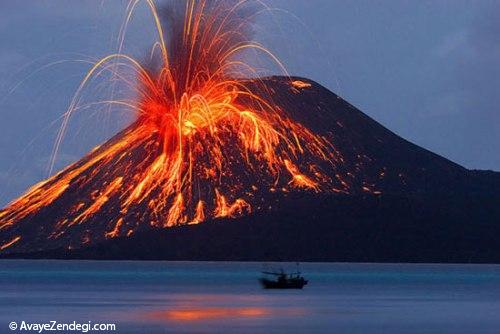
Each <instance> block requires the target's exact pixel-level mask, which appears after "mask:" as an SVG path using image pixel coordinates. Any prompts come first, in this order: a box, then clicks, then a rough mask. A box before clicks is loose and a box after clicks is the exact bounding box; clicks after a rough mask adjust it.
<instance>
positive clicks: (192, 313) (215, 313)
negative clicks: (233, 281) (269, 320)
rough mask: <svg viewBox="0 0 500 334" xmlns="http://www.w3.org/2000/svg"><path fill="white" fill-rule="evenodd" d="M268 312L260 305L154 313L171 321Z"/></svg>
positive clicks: (222, 317)
mask: <svg viewBox="0 0 500 334" xmlns="http://www.w3.org/2000/svg"><path fill="white" fill-rule="evenodd" d="M269 314H270V312H269V311H268V310H267V309H265V308H261V307H240V308H229V307H228V308H224V307H207V308H200V309H185V310H183V309H180V310H172V311H167V312H162V313H159V314H157V315H156V318H166V319H167V320H173V321H182V322H184V321H200V320H218V319H224V318H257V317H264V316H268V315H269Z"/></svg>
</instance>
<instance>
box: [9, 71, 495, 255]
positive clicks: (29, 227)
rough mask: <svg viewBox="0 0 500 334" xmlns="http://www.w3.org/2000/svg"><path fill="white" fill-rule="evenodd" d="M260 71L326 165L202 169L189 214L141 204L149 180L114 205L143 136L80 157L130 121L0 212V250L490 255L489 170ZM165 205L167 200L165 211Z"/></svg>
mask: <svg viewBox="0 0 500 334" xmlns="http://www.w3.org/2000/svg"><path fill="white" fill-rule="evenodd" d="M262 80H263V81H262V82H263V83H264V85H262V82H259V84H258V85H255V87H254V89H255V90H259V89H263V88H262V87H265V89H266V92H267V93H269V92H270V94H271V99H272V103H273V104H274V105H275V107H276V108H277V109H279V110H282V111H284V112H285V113H286V114H287V115H288V116H289V117H290V118H291V119H293V120H294V121H295V122H298V123H300V124H301V125H302V126H304V127H305V128H307V129H308V130H310V131H311V132H312V133H314V134H316V135H318V136H320V137H321V138H325V139H327V140H328V142H329V143H330V144H331V146H330V147H329V149H330V154H331V157H332V158H331V163H329V164H325V163H324V162H322V161H315V160H314V157H310V156H307V154H304V155H303V156H301V158H300V159H301V160H300V161H298V162H297V163H296V165H295V164H291V166H287V169H288V172H289V174H287V175H283V176H282V177H281V178H280V179H279V180H278V181H276V180H274V179H272V177H270V176H269V175H268V174H266V173H265V167H264V166H257V168H255V169H248V168H245V166H244V165H242V164H238V159H234V160H232V161H231V162H230V164H231V166H232V167H231V173H230V175H224V176H222V177H223V178H225V179H224V180H222V182H221V183H219V184H218V186H217V187H215V186H214V185H213V182H212V178H213V176H211V175H207V177H206V178H205V179H203V180H200V181H199V183H198V184H197V188H198V193H200V194H203V196H202V197H203V198H206V200H205V201H204V202H203V204H204V207H203V211H202V213H201V219H200V212H199V210H198V205H197V204H196V203H197V202H196V201H193V203H185V204H184V206H185V207H186V212H190V213H191V216H189V217H188V216H187V215H186V216H185V217H183V218H182V219H180V218H179V219H177V220H176V221H174V222H169V223H167V220H168V217H166V216H167V215H166V214H165V215H163V216H162V214H161V213H160V214H159V213H158V211H157V210H155V209H154V205H152V204H151V203H154V200H155V196H158V192H159V191H161V190H159V189H156V188H155V187H152V189H151V190H150V191H149V192H148V193H147V196H144V200H142V201H140V202H136V203H134V205H131V206H127V208H126V210H124V207H123V201H125V200H126V199H124V198H127V197H124V192H125V190H123V191H121V192H113V190H115V188H118V189H124V188H123V187H124V185H127V184H129V183H131V182H132V180H131V179H130V180H129V179H128V177H129V176H128V175H134V174H136V173H137V170H140V169H141V168H145V167H144V165H147V164H149V165H151V164H154V161H153V160H151V161H149V160H148V159H153V158H151V155H148V154H147V152H148V151H151V150H154V149H155V148H154V145H153V147H148V146H147V145H142V144H138V145H131V146H129V147H127V150H124V151H123V152H120V154H116V155H115V156H113V157H106V158H105V159H104V163H102V164H99V166H98V168H96V167H88V163H89V161H93V160H95V159H96V157H99V155H102V154H103V152H106V150H107V148H109V147H112V146H114V145H117V143H122V142H127V140H126V139H127V136H128V134H129V133H130V132H131V131H132V130H133V128H134V127H135V126H136V124H132V125H131V126H130V127H129V128H127V129H125V130H123V131H122V132H120V133H119V134H117V135H116V136H115V137H113V138H112V139H110V140H109V141H108V142H107V143H105V144H103V145H102V146H101V147H99V148H97V149H95V150H94V151H92V152H91V153H89V154H88V155H87V156H86V157H84V158H82V159H81V160H80V161H78V162H76V163H75V164H73V165H71V166H69V167H68V168H67V169H65V170H64V171H62V172H60V173H59V174H57V175H55V176H54V177H52V178H51V179H49V180H47V181H44V182H43V183H41V184H39V185H37V186H35V187H34V188H32V189H31V190H30V191H28V193H27V194H26V195H24V196H23V197H21V198H20V199H18V200H16V201H14V202H13V203H11V204H10V205H9V206H8V207H7V208H5V209H4V210H3V211H1V212H0V228H1V230H0V242H1V245H2V246H1V255H2V256H3V257H24V258H97V259H157V260H159V259H171V260H292V261H380V262H386V261H390V262H391V261H392V262H398V261H409V262H499V261H500V246H499V245H498V243H497V242H496V240H495V236H496V235H498V232H500V227H499V224H498V222H500V209H499V206H498V203H500V202H499V201H500V190H499V189H500V173H496V172H488V171H472V170H467V169H465V168H463V167H461V166H460V165H458V164H455V163H453V162H451V161H449V160H447V159H445V158H443V157H440V156H438V155H436V154H434V153H432V152H430V151H427V150H425V149H423V148H421V147H418V146H416V145H414V144H412V143H410V142H408V141H406V140H404V139H402V138H400V137H399V136H397V135H396V134H394V133H392V132H391V131H389V130H388V129H386V128H385V127H383V126H382V125H380V124H379V123H377V122H376V121H374V120H372V119H371V118H369V117H368V116H366V115H365V114H363V113H362V112H361V111H359V110H358V109H356V108H355V107H353V106H352V105H350V104H349V103H348V102H346V101H345V100H343V99H342V98H340V97H339V96H337V95H335V94H334V93H332V92H330V91H329V90H327V89H326V88H324V87H322V86H321V85H319V84H317V83H315V82H313V81H310V80H307V79H304V78H291V79H289V78H285V77H270V78H265V79H262ZM250 85H251V84H250ZM235 140H236V139H235ZM303 145H307V143H304V144H303ZM234 150H235V148H234V147H227V150H226V151H225V152H222V153H223V154H224V155H226V156H231V157H236V156H237V152H235V151H234ZM123 166H128V169H124V167H123ZM130 168H132V170H133V172H132V173H131V172H130ZM75 171H78V173H76V172H75ZM76 175H78V176H76ZM315 175H316V176H317V177H316V178H315ZM130 177H131V176H130ZM117 180H118V181H117ZM63 181H64V182H63ZM58 182H59V183H60V184H61V186H59V187H57V189H58V191H57V192H56V194H54V191H53V189H52V188H54V184H58ZM161 186H162V185H160V186H158V188H159V187H161ZM51 187H52V188H51ZM47 189H52V190H51V191H50V193H49V192H47ZM249 189H251V191H249ZM33 198H37V201H36V203H37V205H36V207H35V205H34V203H35V202H34V200H33ZM175 203H176V202H175V199H172V202H171V203H170V204H169V206H170V207H169V208H168V211H167V212H171V209H172V207H175ZM198 203H199V201H198ZM209 213H212V214H209Z"/></svg>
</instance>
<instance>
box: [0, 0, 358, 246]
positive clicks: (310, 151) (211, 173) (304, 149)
mask: <svg viewBox="0 0 500 334" xmlns="http://www.w3.org/2000/svg"><path fill="white" fill-rule="evenodd" d="M138 3H139V1H132V2H131V3H130V4H129V6H128V12H127V18H126V22H125V24H124V27H123V30H122V34H121V36H120V39H121V40H122V41H123V38H124V36H123V34H124V31H125V29H126V26H127V25H128V21H129V20H130V18H131V17H132V14H133V12H134V9H135V7H136V5H137V4H138ZM146 3H147V4H148V5H149V8H150V9H151V12H152V14H153V18H154V22H155V23H156V29H157V32H158V36H159V38H158V41H157V43H155V45H154V47H153V50H152V51H151V54H152V58H151V60H150V61H149V62H147V63H146V64H143V63H140V62H139V61H137V60H135V59H133V58H132V57H129V56H127V55H125V54H124V53H122V52H119V53H117V54H112V55H109V56H107V57H105V58H103V59H101V60H100V61H98V62H97V63H96V64H95V65H94V66H93V68H92V69H91V70H90V71H89V73H88V74H87V76H86V77H85V79H84V80H83V82H82V84H81V86H80V88H79V90H78V92H77V94H76V96H75V98H74V100H73V102H72V103H71V105H70V107H69V110H68V111H67V112H66V114H65V115H64V119H63V124H62V127H61V129H60V131H59V134H58V137H57V141H56V144H55V147H54V152H53V159H52V162H51V163H52V166H53V163H54V160H55V157H56V155H57V152H58V149H59V146H60V144H61V141H62V140H63V137H64V134H65V131H66V127H67V123H68V121H69V119H70V117H71V115H72V113H74V112H75V111H76V110H77V109H78V102H79V94H80V93H81V90H82V89H83V88H84V87H85V85H86V84H87V83H88V81H89V80H90V79H91V78H92V77H93V76H96V75H99V74H100V73H101V72H103V71H115V72H116V73H115V75H116V76H117V77H119V78H122V79H123V80H128V79H126V78H124V76H123V75H122V76H121V77H120V75H121V74H120V72H119V68H120V67H127V68H130V67H132V68H133V71H134V73H135V78H136V80H135V81H134V82H131V81H130V80H129V81H128V82H127V83H128V84H130V85H134V86H135V89H136V92H137V97H136V98H135V100H134V101H132V102H131V101H127V100H114V101H110V102H109V103H113V104H121V105H126V106H127V107H130V108H133V109H134V111H135V118H136V120H135V121H134V122H133V124H132V125H130V126H129V127H128V128H127V129H125V130H123V131H122V132H121V133H119V134H118V135H117V136H115V137H114V138H112V139H111V140H110V141H109V142H107V143H105V144H104V145H102V146H101V147H98V148H96V149H94V150H93V151H92V152H91V153H89V154H88V155H87V156H86V157H84V158H83V159H81V160H80V161H79V162H77V163H75V164H73V165H71V166H69V167H68V168H66V169H65V170H63V171H62V172H59V173H57V174H56V175H54V176H53V177H51V178H49V179H48V180H46V181H43V182H41V183H39V184H37V185H35V186H34V187H33V188H32V189H30V190H29V191H28V192H27V193H26V194H25V195H23V196H22V197H20V198H19V199H17V200H15V201H13V202H12V203H11V204H10V205H9V206H8V207H7V208H6V209H5V210H3V211H2V212H1V213H0V229H1V230H2V239H3V242H2V246H1V248H2V250H3V249H8V248H10V247H11V246H20V245H26V246H28V245H29V247H35V248H36V247H37V246H39V245H42V244H44V243H53V244H55V245H65V246H67V247H79V246H81V245H82V244H86V243H89V242H95V241H99V240H102V239H105V238H113V237H117V236H124V235H130V234H132V233H134V232H135V231H137V230H140V229H145V228H151V227H158V228H167V227H172V226H177V225H183V224H196V223H200V222H202V221H204V220H208V219H213V218H218V217H237V216H241V215H244V214H248V213H251V212H252V211H254V210H261V209H266V208H267V207H268V206H269V205H270V204H269V203H267V201H268V199H269V194H271V193H275V192H284V193H286V192H289V191H295V190H302V191H304V190H306V191H313V192H322V191H326V192H332V191H337V192H348V191H349V186H348V184H346V183H345V182H344V181H343V180H342V177H341V176H340V175H335V176H334V177H331V176H332V171H334V170H335V166H336V164H337V163H339V162H341V160H342V157H341V156H340V155H339V154H337V152H336V151H335V148H334V145H333V144H332V138H330V136H326V135H319V134H316V133H314V132H313V131H311V130H310V129H308V128H307V127H305V126H304V125H302V124H301V123H300V122H298V121H297V120H294V119H293V117H292V115H290V113H288V112H287V110H286V109H283V108H282V106H279V105H278V104H277V103H276V102H275V101H273V90H272V88H270V87H268V86H267V85H266V84H265V83H264V81H263V79H259V78H258V77H257V70H256V69H254V68H253V67H252V66H250V65H249V63H247V62H245V60H244V59H245V58H246V57H248V54H245V51H247V50H253V51H255V53H259V54H260V55H261V56H262V57H268V58H270V59H271V60H273V61H275V62H276V64H278V66H280V67H282V66H281V64H280V63H279V61H278V60H277V58H276V57H275V56H274V55H273V54H272V53H271V52H269V51H268V50H267V49H265V48H264V47H262V46H261V45H259V44H258V43H256V42H252V41H251V40H250V39H249V34H250V32H251V24H252V17H253V16H254V15H256V13H257V12H258V10H260V9H258V8H257V7H255V6H254V4H253V3H252V6H250V9H253V10H250V9H249V1H239V2H234V3H232V2H231V1H226V0H217V1H206V0H200V1H194V0H188V1H186V2H185V5H184V4H183V5H182V6H176V5H174V6H171V7H170V8H168V9H165V10H163V11H162V10H157V8H156V6H155V4H154V3H153V1H149V0H148V1H146ZM177 4H178V3H177ZM166 17H168V20H167V19H165V18H166ZM120 49H121V48H120ZM117 60H118V61H117ZM156 64H160V65H159V66H157V65H156ZM243 77H252V78H253V79H241V78H243ZM284 80H285V81H286V83H287V84H288V85H289V89H290V94H300V92H301V91H302V90H304V89H308V87H309V86H310V84H309V83H306V82H302V81H300V80H293V79H291V78H287V79H284ZM333 174H335V173H333ZM75 194H78V195H77V199H76V197H74V195H75ZM68 196H71V198H72V200H68ZM73 200H75V201H74V202H73ZM56 208H57V209H56ZM49 209H50V211H51V214H50V218H48V217H47V218H46V219H45V218H44V219H43V221H41V220H40V217H42V216H43V215H44V212H46V211H47V210H49ZM54 210H56V211H57V213H55V212H54ZM34 221H37V222H36V223H34ZM28 222H29V223H28ZM25 224H37V226H36V227H34V229H35V230H36V232H35V233H33V234H32V235H23V233H21V232H20V230H19V229H20V228H22V227H23V226H24V225H25ZM7 236H8V237H7Z"/></svg>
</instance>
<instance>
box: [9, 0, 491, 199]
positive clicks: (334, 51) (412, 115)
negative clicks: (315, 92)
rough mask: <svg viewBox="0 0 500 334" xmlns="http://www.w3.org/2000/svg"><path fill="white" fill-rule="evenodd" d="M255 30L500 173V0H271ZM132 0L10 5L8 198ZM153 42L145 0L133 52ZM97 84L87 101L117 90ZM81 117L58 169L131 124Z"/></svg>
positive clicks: (41, 167)
mask: <svg viewBox="0 0 500 334" xmlns="http://www.w3.org/2000/svg"><path fill="white" fill-rule="evenodd" d="M265 2H266V3H267V4H269V5H270V6H271V7H272V8H275V10H272V11H271V12H267V13H264V14H263V15H262V16H259V18H258V19H257V21H256V27H255V36H254V37H255V39H256V40H258V41H261V42H262V43H263V44H265V45H266V46H267V48H269V49H270V50H272V51H273V53H275V54H276V55H278V57H279V58H280V59H281V60H282V62H283V63H284V64H285V66H286V68H287V70H288V71H289V72H290V73H291V74H293V75H300V76H305V77H308V78H310V79H313V80H315V81H317V82H319V83H320V84H322V85H324V86H326V87H327V88H329V89H330V90H332V91H334V92H335V93H337V94H339V95H341V96H342V97H343V98H345V99H346V100H348V101H349V102H350V103H352V104H353V105H355V106H356V107H358V108H359V109H361V110H362V111H363V112H364V113H366V114H368V115H369V116H370V117H372V118H374V119H375V120H377V121H378V122H380V123H381V124H383V125H384V126H386V127H387V128H389V129H390V130H392V131H394V132H395V133H397V134H398V135H400V136H402V137H403V138H405V139H407V140H409V141H411V142H413V143H416V144H418V145H420V146H422V147H424V148H426V149H429V150H431V151H433V152H436V153H438V154H440V155H442V156H444V157H446V158H448V159H450V160H452V161H455V162H457V163H459V164H461V165H463V166H465V167H467V168H474V169H491V170H496V171H500V154H499V153H500V112H499V107H498V106H500V94H499V93H500V92H499V91H498V90H499V88H500V2H498V1H488V0H483V1H461V0H449V1H444V0H441V1H417V0H413V1H403V0H395V1H392V0H376V1H372V0H352V1H347V0H343V1H338V0H309V1H305V0H265ZM126 5H127V1H125V0H123V1H122V0H113V1H104V0H82V1H72V0H50V1H48V0H40V1H36V2H35V1H28V0H25V1H15V2H14V1H2V2H0V113H1V116H2V117H1V119H0V205H4V204H6V203H7V202H8V201H10V200H12V199H13V198H15V197H16V196H18V195H20V194H21V193H23V192H24V191H25V190H26V189H27V188H28V187H29V186H31V185H33V184H34V183H36V182H38V181H40V180H43V179H44V178H46V177H47V175H48V170H47V166H48V163H49V159H50V156H51V152H52V146H53V143H54V140H55V136H56V133H57V130H58V127H59V125H60V116H61V115H62V114H63V113H64V112H65V111H66V109H67V107H68V105H69V103H70V101H71V98H72V97H73V95H74V93H75V91H76V89H77V88H78V85H79V83H80V81H81V80H82V78H83V76H84V75H85V72H86V71H87V70H88V69H89V67H90V65H89V62H88V61H89V60H93V59H97V58H99V57H103V56H105V55H107V54H109V53H113V52H116V50H117V37H118V33H119V29H120V26H121V23H122V21H123V18H124V13H125V8H126ZM153 40H154V29H153V24H152V20H151V17H150V16H149V15H148V13H147V10H146V7H145V6H144V5H142V7H141V6H140V8H139V10H138V12H137V15H136V17H135V19H134V20H133V22H132V24H131V26H130V29H129V33H128V35H127V39H126V43H125V51H126V52H127V53H130V54H131V55H134V56H136V57H139V58H140V57H144V53H145V51H146V50H148V49H149V47H150V44H151V42H152V41H153ZM106 94H110V93H109V87H107V88H106V87H102V86H100V85H99V84H98V83H97V84H96V85H95V87H94V88H93V89H92V90H90V91H89V92H87V96H86V98H89V99H92V98H94V99H95V98H96V97H97V96H98V97H101V98H104V97H106ZM96 114H97V113H92V112H90V111H89V112H88V113H82V115H80V116H77V117H75V118H74V119H72V121H71V124H70V127H69V129H68V136H67V138H65V140H64V143H63V145H62V147H61V150H60V154H59V155H58V160H57V162H56V170H57V169H61V168H63V167H64V166H66V165H67V164H69V163H71V162H73V161H76V160H77V159H78V158H80V157H81V156H82V155H84V154H85V153H86V152H87V151H88V150H89V149H91V148H92V147H94V146H96V145H98V144H99V143H101V142H103V141H104V140H106V139H107V138H109V137H111V136H112V135H113V134H114V133H116V132H117V131H119V129H121V128H123V127H124V126H126V124H127V122H129V121H130V115H129V114H128V113H127V111H123V110H108V112H107V113H104V115H101V114H98V115H96Z"/></svg>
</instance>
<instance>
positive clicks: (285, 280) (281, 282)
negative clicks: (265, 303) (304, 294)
mask: <svg viewBox="0 0 500 334" xmlns="http://www.w3.org/2000/svg"><path fill="white" fill-rule="evenodd" d="M262 274H264V275H265V276H264V277H261V278H260V279H259V281H260V283H261V284H262V287H263V288H264V289H302V288H303V287H304V285H306V284H307V282H308V281H307V280H306V279H305V278H304V277H302V276H301V273H300V271H297V272H294V273H286V272H285V271H284V270H283V269H280V270H279V271H262ZM269 276H272V277H273V278H270V277H269Z"/></svg>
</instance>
